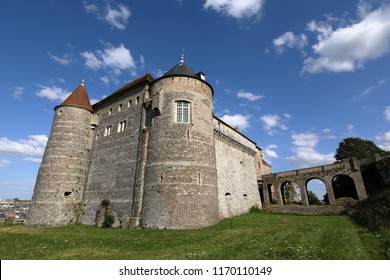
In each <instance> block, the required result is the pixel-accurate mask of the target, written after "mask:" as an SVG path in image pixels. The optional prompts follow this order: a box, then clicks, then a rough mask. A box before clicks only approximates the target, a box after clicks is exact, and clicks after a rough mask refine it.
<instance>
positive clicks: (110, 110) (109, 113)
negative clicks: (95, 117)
mask: <svg viewBox="0 0 390 280" xmlns="http://www.w3.org/2000/svg"><path fill="white" fill-rule="evenodd" d="M108 115H109V116H111V115H112V108H110V109H109V110H108Z"/></svg>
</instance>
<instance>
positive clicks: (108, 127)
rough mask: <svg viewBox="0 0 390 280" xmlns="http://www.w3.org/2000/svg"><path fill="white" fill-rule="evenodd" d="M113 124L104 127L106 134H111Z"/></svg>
mask: <svg viewBox="0 0 390 280" xmlns="http://www.w3.org/2000/svg"><path fill="white" fill-rule="evenodd" d="M111 130H112V125H109V126H106V128H105V129H104V136H108V135H111Z"/></svg>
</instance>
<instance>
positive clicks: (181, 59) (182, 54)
mask: <svg viewBox="0 0 390 280" xmlns="http://www.w3.org/2000/svg"><path fill="white" fill-rule="evenodd" d="M183 63H184V48H183V51H182V53H181V58H180V64H183Z"/></svg>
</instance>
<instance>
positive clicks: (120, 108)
mask: <svg viewBox="0 0 390 280" xmlns="http://www.w3.org/2000/svg"><path fill="white" fill-rule="evenodd" d="M120 111H122V104H119V106H118V112H120Z"/></svg>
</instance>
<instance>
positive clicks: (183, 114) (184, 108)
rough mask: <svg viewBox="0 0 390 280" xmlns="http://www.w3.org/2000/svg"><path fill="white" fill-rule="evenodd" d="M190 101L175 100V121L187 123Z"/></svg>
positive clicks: (188, 120)
mask: <svg viewBox="0 0 390 280" xmlns="http://www.w3.org/2000/svg"><path fill="white" fill-rule="evenodd" d="M190 105H191V103H190V102H187V101H176V122H177V123H189V122H190V117H191V116H190V107H191V106H190Z"/></svg>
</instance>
